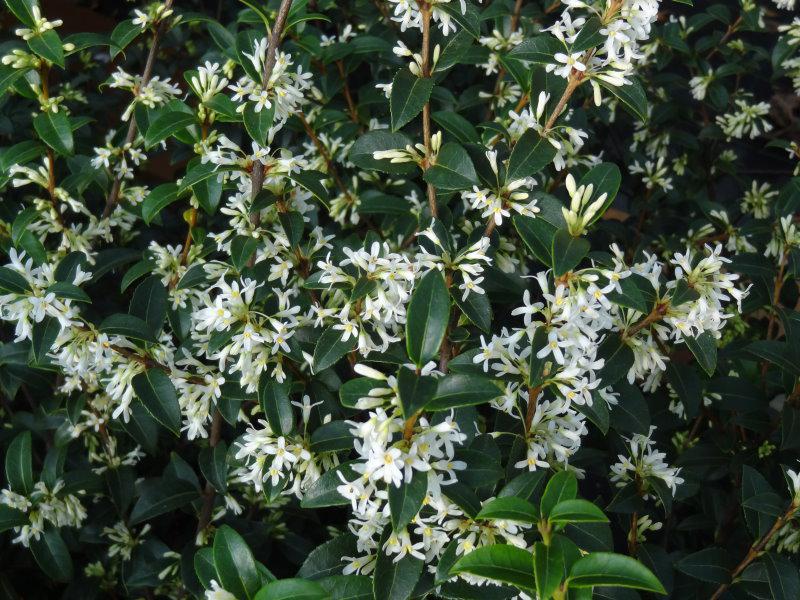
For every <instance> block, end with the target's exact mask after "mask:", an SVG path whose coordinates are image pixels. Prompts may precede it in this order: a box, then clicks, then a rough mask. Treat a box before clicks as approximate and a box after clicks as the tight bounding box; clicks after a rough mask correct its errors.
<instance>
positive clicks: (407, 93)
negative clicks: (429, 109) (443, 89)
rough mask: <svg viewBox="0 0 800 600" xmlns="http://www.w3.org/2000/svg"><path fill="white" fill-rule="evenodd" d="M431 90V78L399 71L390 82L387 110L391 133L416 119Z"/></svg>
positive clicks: (404, 70) (403, 70) (405, 70)
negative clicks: (390, 114)
mask: <svg viewBox="0 0 800 600" xmlns="http://www.w3.org/2000/svg"><path fill="white" fill-rule="evenodd" d="M432 90H433V79H432V78H431V77H417V76H416V75H414V74H413V73H412V72H411V71H409V70H408V69H405V68H403V69H400V70H399V71H398V72H397V75H395V76H394V79H393V80H392V95H391V96H390V97H389V109H390V110H391V113H392V131H397V130H398V129H400V128H401V127H402V126H403V125H405V124H406V123H408V122H409V121H410V120H411V119H413V118H414V117H416V116H417V115H418V114H419V113H420V111H421V110H422V107H423V106H425V104H426V103H427V102H428V99H429V98H430V97H431V91H432Z"/></svg>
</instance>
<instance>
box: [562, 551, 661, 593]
mask: <svg viewBox="0 0 800 600" xmlns="http://www.w3.org/2000/svg"><path fill="white" fill-rule="evenodd" d="M567 583H568V585H569V587H570V589H572V588H586V587H594V586H608V587H626V588H634V589H638V590H644V591H647V592H653V593H655V594H666V590H664V586H663V585H661V582H660V581H659V580H658V578H657V577H656V576H655V575H653V572H652V571H650V569H648V568H647V567H645V566H644V565H643V564H642V563H640V562H638V561H636V560H635V559H633V558H631V557H630V556H625V555H623V554H614V553H613V552H592V553H591V554H587V555H585V556H583V557H581V558H580V559H578V561H577V562H576V563H575V564H574V565H572V568H571V569H570V571H569V578H568V579H567Z"/></svg>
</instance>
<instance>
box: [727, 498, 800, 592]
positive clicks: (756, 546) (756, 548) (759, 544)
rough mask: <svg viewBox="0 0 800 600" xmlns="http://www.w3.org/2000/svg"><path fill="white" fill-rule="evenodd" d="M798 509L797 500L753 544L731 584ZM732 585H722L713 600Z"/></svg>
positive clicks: (736, 570)
mask: <svg viewBox="0 0 800 600" xmlns="http://www.w3.org/2000/svg"><path fill="white" fill-rule="evenodd" d="M797 508H798V503H797V501H796V500H795V501H792V503H791V504H790V505H789V508H788V509H787V510H786V512H785V513H784V514H783V515H781V516H780V517H778V518H777V519H776V520H775V523H774V524H773V525H772V528H771V529H770V530H769V531H768V532H767V533H766V534H765V535H764V537H762V538H761V539H759V540H757V541H755V542H753V545H752V546H750V549H749V550H748V551H747V554H746V555H745V557H744V558H743V559H742V561H741V562H740V563H739V564H738V565H737V566H736V568H735V569H734V570H733V571H732V572H731V583H732V582H733V581H734V580H735V579H736V578H737V577H738V576H739V575H741V574H742V573H743V572H744V570H745V569H746V568H747V567H749V566H750V563H752V562H753V561H754V560H756V559H757V558H758V557H759V556H760V555H761V552H762V551H763V550H764V548H765V547H766V546H767V544H768V543H769V541H770V540H771V539H772V537H773V536H774V535H775V534H776V533H778V531H780V530H781V528H782V527H783V526H784V525H786V523H788V522H789V521H791V519H792V517H793V516H794V513H795V512H797ZM731 583H723V584H722V585H720V586H719V587H718V588H717V591H716V592H714V595H713V596H711V600H719V598H721V597H722V594H724V593H725V590H727V589H728V588H729V587H730V586H731Z"/></svg>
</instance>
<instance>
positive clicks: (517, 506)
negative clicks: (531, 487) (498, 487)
mask: <svg viewBox="0 0 800 600" xmlns="http://www.w3.org/2000/svg"><path fill="white" fill-rule="evenodd" d="M475 518H476V519H502V520H505V521H517V522H519V523H536V522H537V521H538V520H539V510H538V509H537V508H536V507H535V506H534V505H533V504H531V503H530V502H528V501H527V500H523V499H522V498H518V497H517V496H505V497H502V498H495V499H494V500H490V501H489V502H487V503H486V504H484V505H483V508H481V510H480V512H479V513H478V514H477V515H476V516H475Z"/></svg>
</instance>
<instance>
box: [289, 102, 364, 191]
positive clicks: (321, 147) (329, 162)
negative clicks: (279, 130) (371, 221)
mask: <svg viewBox="0 0 800 600" xmlns="http://www.w3.org/2000/svg"><path fill="white" fill-rule="evenodd" d="M295 116H296V117H297V118H298V119H299V120H300V123H301V124H302V125H303V129H305V131H306V135H308V137H310V138H311V141H312V142H314V146H316V148H317V152H319V153H320V155H321V156H322V159H323V160H324V161H325V166H326V167H327V168H328V175H330V176H331V177H332V178H333V181H334V183H336V187H338V188H339V191H340V192H342V194H344V195H345V196H347V197H348V198H349V199H350V200H352V196H351V194H350V191H349V190H348V189H347V186H346V185H345V184H344V181H342V178H341V177H340V176H339V173H338V172H337V171H336V166H335V165H334V163H333V158H332V157H331V155H330V152H328V149H327V148H326V147H325V144H323V143H322V140H320V139H319V136H317V134H316V132H315V131H314V129H313V128H312V127H311V124H310V123H309V122H308V119H306V117H305V115H304V114H303V113H301V112H298V113H297V114H296V115H295Z"/></svg>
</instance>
